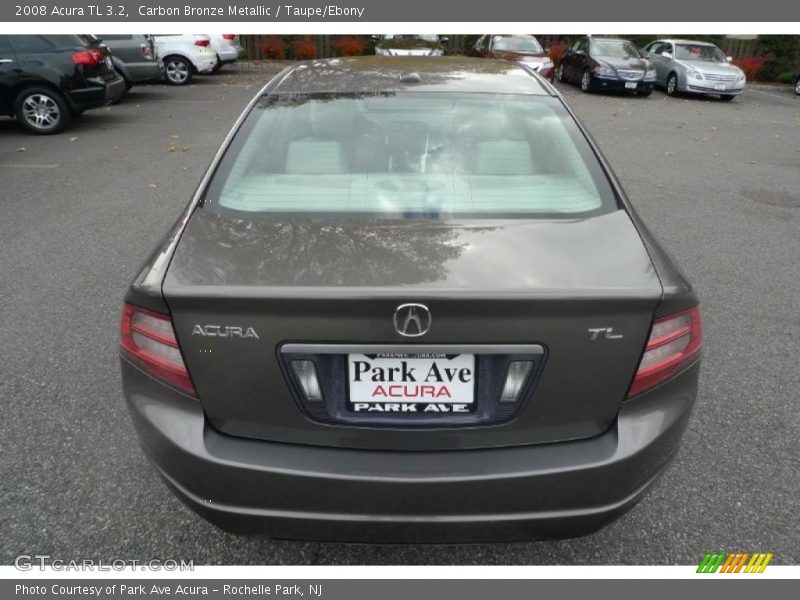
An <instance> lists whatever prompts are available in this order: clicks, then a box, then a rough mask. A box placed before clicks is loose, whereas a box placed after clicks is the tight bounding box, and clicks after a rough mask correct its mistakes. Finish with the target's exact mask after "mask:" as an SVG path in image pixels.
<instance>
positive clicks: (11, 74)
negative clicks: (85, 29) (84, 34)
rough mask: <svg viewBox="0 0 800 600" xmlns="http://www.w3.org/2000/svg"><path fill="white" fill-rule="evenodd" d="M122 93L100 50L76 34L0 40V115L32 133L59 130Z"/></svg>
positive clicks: (104, 50)
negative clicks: (77, 117) (9, 117)
mask: <svg viewBox="0 0 800 600" xmlns="http://www.w3.org/2000/svg"><path fill="white" fill-rule="evenodd" d="M124 92H125V80H124V79H122V77H120V76H119V75H118V74H117V73H115V72H114V67H113V64H112V63H111V58H110V56H109V54H108V49H107V48H105V47H102V46H96V45H89V44H87V43H86V42H85V41H84V40H83V39H81V37H80V36H77V35H0V115H9V116H16V117H17V120H18V121H19V122H20V123H21V124H22V126H23V127H25V128H26V129H27V130H28V131H30V132H32V133H38V134H49V133H58V132H60V131H63V130H64V128H66V127H67V126H68V125H69V123H70V121H71V120H72V117H73V116H75V115H78V114H80V113H82V112H83V111H84V110H87V109H90V108H97V107H99V106H104V105H105V104H108V103H109V102H112V101H114V100H116V99H117V98H119V97H120V96H121V95H122V94H123V93H124Z"/></svg>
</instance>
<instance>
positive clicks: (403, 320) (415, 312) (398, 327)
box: [394, 304, 433, 337]
mask: <svg viewBox="0 0 800 600" xmlns="http://www.w3.org/2000/svg"><path fill="white" fill-rule="evenodd" d="M432 320H433V319H432V317H431V311H430V310H428V307H427V306H425V305H424V304H401V305H400V306H398V307H397V310H395V311H394V328H395V331H397V333H399V334H400V335H404V336H406V337H419V336H421V335H425V334H426V333H428V330H429V329H430V328H431V321H432Z"/></svg>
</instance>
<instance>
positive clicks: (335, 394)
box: [120, 57, 701, 542]
mask: <svg viewBox="0 0 800 600" xmlns="http://www.w3.org/2000/svg"><path fill="white" fill-rule="evenodd" d="M120 343H121V351H122V359H121V366H122V379H123V389H124V394H125V397H126V399H127V404H128V408H129V410H130V414H131V416H132V418H133V421H134V423H135V426H136V428H137V431H138V434H139V437H140V440H141V443H142V446H143V448H144V450H145V452H146V454H147V455H148V456H149V458H150V459H151V461H152V463H153V464H154V466H155V468H156V469H157V470H158V472H159V473H160V475H161V476H162V477H163V479H164V480H165V481H166V482H167V484H168V485H169V486H170V487H171V488H172V489H173V490H174V491H175V493H176V494H177V495H178V496H179V497H180V498H181V499H182V500H183V501H184V502H186V503H187V504H188V505H189V506H190V507H191V508H193V509H194V510H195V511H197V512H198V513H200V514H202V515H203V516H205V517H206V518H208V519H209V520H211V521H212V522H214V523H216V524H218V525H220V526H221V527H223V528H225V529H228V530H231V531H235V532H246V533H266V534H267V535H270V536H274V537H278V538H284V537H289V538H307V539H317V540H321V539H339V540H359V541H371V542H389V541H394V542H413V541H429V542H446V541H447V542H455V541H480V540H483V541H486V540H509V539H530V538H536V537H541V536H572V535H579V534H585V533H588V532H590V531H593V530H595V529H597V528H599V527H601V526H602V525H604V524H605V523H608V522H609V521H610V520H612V519H614V518H616V517H617V516H618V515H620V514H621V513H622V512H624V511H625V510H627V509H628V508H630V507H631V506H632V505H633V504H634V503H635V502H637V501H638V500H639V499H640V498H641V496H642V494H643V493H644V492H645V491H646V490H647V489H648V488H649V487H650V485H651V484H652V483H653V482H654V481H655V479H656V478H657V476H658V475H659V473H660V472H661V471H662V470H663V469H664V468H665V467H666V465H667V464H668V463H669V461H670V459H671V457H672V456H673V455H674V453H675V451H676V449H677V447H678V444H679V441H680V438H681V436H682V432H683V430H684V428H685V426H686V424H687V420H688V418H689V414H690V412H691V409H692V406H693V404H694V401H695V396H696V394H697V383H698V371H699V355H700V347H701V325H700V314H699V312H698V307H697V298H696V296H695V294H694V292H693V291H692V288H691V287H690V285H689V284H688V283H687V282H686V280H685V279H684V278H683V277H682V276H681V274H680V272H679V271H678V270H677V268H676V267H675V266H674V265H673V263H672V262H671V261H670V259H669V257H668V256H667V255H666V254H665V253H664V251H663V250H662V249H661V248H660V247H659V245H658V243H657V242H656V240H655V239H654V238H653V237H652V236H651V235H650V234H649V233H648V230H647V228H646V227H645V226H644V225H643V224H642V222H641V221H640V220H639V218H638V217H637V216H636V214H635V213H634V211H633V210H632V208H631V206H630V205H629V203H628V200H627V199H626V197H625V194H624V192H623V191H622V189H621V188H620V186H619V183H618V181H617V180H616V178H615V177H614V175H613V174H612V173H611V170H610V167H609V165H608V164H607V163H606V161H605V160H604V158H603V157H602V156H601V154H600V152H599V150H598V148H597V147H596V146H595V145H594V144H593V143H592V141H591V140H590V139H589V137H588V136H587V134H586V132H585V131H584V130H583V128H582V127H581V126H580V124H579V123H578V122H577V121H576V119H575V117H574V115H573V114H572V112H571V111H570V109H569V108H568V107H567V106H566V105H565V103H564V101H563V99H562V98H561V96H560V95H559V94H558V92H557V91H555V90H554V89H553V88H552V86H550V85H549V84H547V83H546V82H545V81H544V80H543V79H542V78H541V77H540V76H539V75H537V74H536V73H535V72H534V71H532V70H531V69H530V68H528V67H526V66H524V65H521V64H519V63H511V62H506V61H495V60H478V59H468V58H449V57H444V58H441V59H437V60H430V59H429V58H413V57H402V58H400V57H359V58H338V59H333V60H329V61H324V60H323V61H314V62H308V63H301V64H298V65H293V66H291V67H288V68H287V69H285V70H284V71H283V72H281V73H280V74H279V75H278V76H276V77H275V78H274V79H273V80H272V81H271V82H270V83H269V84H267V86H266V87H265V88H264V89H263V90H262V91H261V92H259V93H258V94H257V96H256V97H255V98H254V100H253V101H252V102H251V104H250V105H249V106H248V107H247V108H246V109H245V112H244V114H243V115H242V117H240V119H239V120H238V122H237V123H236V124H235V126H234V128H233V130H232V131H231V133H230V134H229V136H228V138H227V139H226V140H225V141H224V143H223V145H222V148H221V149H220V151H219V153H218V154H217V156H216V157H215V159H214V160H213V161H212V164H211V165H210V167H209V169H208V171H207V173H206V175H205V176H204V177H203V179H202V181H201V183H200V186H199V188H198V191H197V192H196V195H195V197H194V198H193V200H192V201H191V203H190V204H189V206H188V207H187V209H186V211H185V212H184V214H183V215H182V216H181V217H180V219H179V220H178V222H177V224H176V226H175V227H173V228H172V230H171V231H170V232H169V234H168V235H167V237H166V238H165V239H164V240H163V243H162V244H161V245H160V246H159V247H158V248H157V249H156V250H155V252H154V253H153V254H152V258H151V259H150V260H148V261H147V262H146V264H145V265H144V266H143V268H142V269H141V271H140V273H139V274H138V276H137V277H136V278H135V280H134V282H133V283H132V285H131V287H130V288H129V290H128V292H127V294H126V297H125V304H124V309H123V313H122V319H121V327H120Z"/></svg>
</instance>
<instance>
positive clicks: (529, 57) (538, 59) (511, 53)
mask: <svg viewBox="0 0 800 600" xmlns="http://www.w3.org/2000/svg"><path fill="white" fill-rule="evenodd" d="M469 55H470V56H479V57H481V58H499V59H502V60H513V61H518V62H523V63H525V64H527V65H528V66H529V67H532V68H533V69H534V70H536V71H537V72H538V73H539V74H540V75H541V76H542V77H544V78H546V79H549V80H550V81H551V82H552V81H553V78H554V73H555V66H554V65H553V61H552V60H550V56H548V54H547V51H546V50H545V49H544V48H542V45H541V44H540V43H539V40H537V39H536V37H535V36H532V35H526V34H517V35H498V34H493V33H487V34H484V35H482V36H481V37H480V38H478V41H477V42H475V46H474V47H473V48H472V50H471V51H470V52H469Z"/></svg>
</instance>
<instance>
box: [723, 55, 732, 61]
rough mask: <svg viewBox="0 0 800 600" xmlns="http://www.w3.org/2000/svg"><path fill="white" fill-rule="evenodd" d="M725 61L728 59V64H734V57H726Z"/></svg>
mask: <svg viewBox="0 0 800 600" xmlns="http://www.w3.org/2000/svg"><path fill="white" fill-rule="evenodd" d="M725 59H726V60H727V61H728V62H733V57H732V56H726V57H725Z"/></svg>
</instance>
